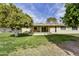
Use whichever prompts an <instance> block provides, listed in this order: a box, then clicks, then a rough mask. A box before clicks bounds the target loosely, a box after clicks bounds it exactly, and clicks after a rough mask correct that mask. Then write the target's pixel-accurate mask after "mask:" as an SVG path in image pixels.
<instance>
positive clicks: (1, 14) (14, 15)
mask: <svg viewBox="0 0 79 59" xmlns="http://www.w3.org/2000/svg"><path fill="white" fill-rule="evenodd" d="M31 25H32V18H31V17H30V16H29V15H27V14H24V13H23V12H22V10H20V9H19V8H17V7H16V6H15V5H14V4H0V27H4V28H11V29H15V30H16V31H15V32H16V33H15V34H16V35H18V29H20V28H22V27H28V26H31Z"/></svg>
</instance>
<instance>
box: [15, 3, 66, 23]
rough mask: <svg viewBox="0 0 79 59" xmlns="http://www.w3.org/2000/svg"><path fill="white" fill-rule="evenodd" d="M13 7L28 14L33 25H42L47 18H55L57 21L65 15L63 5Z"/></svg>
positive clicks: (41, 4)
mask: <svg viewBox="0 0 79 59" xmlns="http://www.w3.org/2000/svg"><path fill="white" fill-rule="evenodd" d="M15 5H16V6H17V7H19V8H21V9H22V10H23V12H24V13H27V14H29V15H30V16H31V17H32V18H33V20H34V23H44V22H46V20H47V18H48V17H56V18H57V19H58V20H59V19H60V17H63V16H64V14H65V7H64V5H65V4H60V3H56V4H55V3H17V4H15Z"/></svg>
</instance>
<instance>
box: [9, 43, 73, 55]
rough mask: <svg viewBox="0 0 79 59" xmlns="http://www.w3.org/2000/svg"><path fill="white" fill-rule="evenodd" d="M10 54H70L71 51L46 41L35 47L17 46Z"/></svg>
mask: <svg viewBox="0 0 79 59" xmlns="http://www.w3.org/2000/svg"><path fill="white" fill-rule="evenodd" d="M9 55H12V56H18V55H19V56H69V55H70V56H72V55H74V54H73V53H72V52H70V51H67V50H63V49H61V48H60V47H58V46H57V45H56V44H51V43H48V44H47V45H41V46H38V47H37V48H28V49H22V48H19V49H17V50H16V51H15V52H12V53H10V54H9Z"/></svg>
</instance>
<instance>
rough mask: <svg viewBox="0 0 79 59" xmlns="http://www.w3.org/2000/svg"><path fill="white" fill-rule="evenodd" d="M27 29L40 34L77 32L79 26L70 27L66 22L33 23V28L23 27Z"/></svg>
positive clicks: (24, 29) (23, 30)
mask: <svg viewBox="0 0 79 59" xmlns="http://www.w3.org/2000/svg"><path fill="white" fill-rule="evenodd" d="M27 31H31V32H32V33H38V34H39V33H43V34H45V33H49V34H76V33H79V27H68V26H66V25H64V24H33V26H32V27H31V28H22V32H27Z"/></svg>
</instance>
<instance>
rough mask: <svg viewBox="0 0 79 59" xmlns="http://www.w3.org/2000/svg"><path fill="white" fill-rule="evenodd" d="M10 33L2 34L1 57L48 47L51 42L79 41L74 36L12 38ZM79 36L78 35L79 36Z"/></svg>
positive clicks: (0, 42) (0, 41) (0, 36)
mask: <svg viewBox="0 0 79 59" xmlns="http://www.w3.org/2000/svg"><path fill="white" fill-rule="evenodd" d="M10 35H11V34H10V33H2V34H0V55H8V54H9V53H11V52H13V51H16V50H17V49H19V48H23V49H27V48H35V47H38V46H40V45H46V44H47V43H49V42H52V43H56V44H59V43H62V42H65V41H72V40H77V39H79V38H78V37H76V36H74V35H73V36H72V35H55V34H54V35H45V36H44V35H38V36H24V37H23V36H22V37H21V36H20V37H12V36H10ZM77 36H78V35H77Z"/></svg>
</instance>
